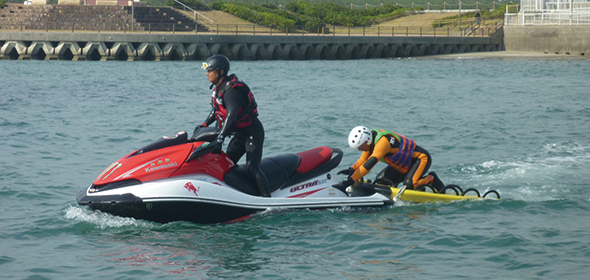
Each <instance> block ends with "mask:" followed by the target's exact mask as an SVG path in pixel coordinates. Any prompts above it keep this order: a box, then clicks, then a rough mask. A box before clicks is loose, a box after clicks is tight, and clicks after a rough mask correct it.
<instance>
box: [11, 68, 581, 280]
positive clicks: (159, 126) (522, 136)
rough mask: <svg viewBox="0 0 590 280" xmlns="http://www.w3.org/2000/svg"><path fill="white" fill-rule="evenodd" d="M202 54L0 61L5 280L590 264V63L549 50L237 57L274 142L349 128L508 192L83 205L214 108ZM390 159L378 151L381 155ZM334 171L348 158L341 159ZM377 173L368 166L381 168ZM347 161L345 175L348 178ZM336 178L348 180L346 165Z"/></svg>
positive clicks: (353, 155)
mask: <svg viewBox="0 0 590 280" xmlns="http://www.w3.org/2000/svg"><path fill="white" fill-rule="evenodd" d="M199 67H200V63H199V62H132V63H128V62H69V61H68V62H66V61H49V62H47V61H2V62H0V73H1V74H0V146H1V147H0V271H1V272H0V278H2V279H85V278H86V279H98V278H99V277H101V278H103V279H177V278H183V279H206V278H212V279H235V278H239V279H391V278H398V279H461V278H462V279H531V278H532V279H555V278H557V279H584V278H585V277H587V274H588V273H590V268H589V267H588V264H587V263H588V260H589V259H590V244H589V240H590V220H589V217H590V201H589V199H590V183H589V179H588V177H589V175H590V171H589V170H590V139H589V137H588V136H589V134H590V94H589V87H590V80H589V79H588V77H590V64H588V61H581V60H548V59H479V58H453V59H392V60H390V59H379V60H350V61H259V62H242V61H238V62H234V63H233V64H232V72H235V73H237V74H238V76H239V77H241V78H242V79H243V80H244V81H245V82H246V83H248V84H249V85H250V86H251V88H252V90H253V92H254V94H255V96H256V98H257V101H258V104H259V110H260V118H261V120H262V122H263V124H264V126H265V128H266V142H265V150H264V154H265V155H266V156H272V155H277V154H281V153H286V152H299V151H302V150H304V149H308V148H312V147H315V146H320V145H326V146H332V147H338V148H341V149H343V151H344V152H345V156H344V159H343V161H342V163H341V165H340V166H339V169H344V168H346V167H348V166H349V165H350V164H352V163H353V162H354V161H355V160H356V159H357V157H358V156H359V154H358V152H355V151H353V150H352V149H350V148H348V147H347V140H346V138H347V135H348V132H349V130H350V129H351V128H352V127H354V126H356V125H366V126H369V127H371V128H386V129H390V130H393V131H396V132H399V133H401V134H404V135H406V136H408V137H411V138H413V139H415V140H416V141H417V142H418V144H419V145H421V146H423V147H424V148H426V149H428V150H429V152H430V153H431V154H432V156H433V158H434V161H433V165H432V167H431V169H432V170H434V171H436V172H437V173H438V174H439V176H440V177H441V179H442V180H443V181H444V182H445V183H447V184H451V183H452V184H458V185H460V186H462V187H464V188H468V187H473V188H477V189H479V190H480V191H485V190H488V189H495V190H498V191H499V192H500V194H501V196H502V199H501V200H499V201H464V202H456V203H430V204H410V203H400V204H399V205H395V206H393V207H391V208H387V209H374V210H351V209H341V210H325V211H306V210H301V211H290V212H280V213H268V214H266V215H264V216H262V217H260V218H257V219H253V220H248V221H244V222H239V223H232V224H216V225H198V224H192V223H186V222H177V223H169V224H157V223H151V222H146V221H142V220H134V219H129V218H121V217H115V216H112V215H109V214H105V213H100V212H93V211H90V210H89V209H87V208H85V207H80V206H78V205H77V204H76V201H75V196H76V194H77V193H78V192H79V191H80V190H82V189H84V188H86V187H87V186H88V185H89V184H90V183H91V182H92V181H93V180H94V179H95V177H96V176H97V175H98V174H99V173H100V172H102V170H103V169H104V168H105V167H107V166H108V165H109V164H110V163H111V162H113V161H115V160H117V159H118V158H120V157H122V156H123V155H125V154H127V153H129V152H131V151H132V150H134V149H137V148H139V147H141V146H144V145H146V144H148V143H151V142H153V141H155V140H157V139H158V138H159V137H161V136H163V135H173V134H175V133H176V132H178V131H181V130H188V131H191V130H192V128H193V127H194V126H195V124H197V123H200V122H201V121H202V120H203V119H204V118H205V117H206V115H207V113H208V112H209V110H210V107H209V106H210V105H209V97H210V91H209V90H208V86H209V84H208V82H207V80H206V77H205V74H204V72H203V71H202V70H200V68H199ZM383 167H384V166H383V165H381V164H379V165H378V166H377V167H376V168H378V169H381V168H383ZM339 169H338V170H339ZM377 171H378V170H374V171H373V173H372V175H373V176H374V175H375V174H376V173H377ZM339 176H340V175H339ZM342 179H344V178H342Z"/></svg>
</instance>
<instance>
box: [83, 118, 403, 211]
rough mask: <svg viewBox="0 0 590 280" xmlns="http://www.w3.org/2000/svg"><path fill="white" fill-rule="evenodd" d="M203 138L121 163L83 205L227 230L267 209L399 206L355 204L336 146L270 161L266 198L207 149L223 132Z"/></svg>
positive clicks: (144, 151)
mask: <svg viewBox="0 0 590 280" xmlns="http://www.w3.org/2000/svg"><path fill="white" fill-rule="evenodd" d="M201 131H202V132H201ZM199 132H200V134H198V135H196V136H195V135H193V137H191V139H188V136H187V134H186V133H185V132H181V133H179V134H177V135H175V136H174V137H170V138H162V139H161V140H159V141H157V142H155V143H152V144H150V145H148V146H146V147H143V148H141V149H139V150H136V151H134V152H133V153H131V154H129V155H127V156H125V157H123V158H121V159H120V160H118V161H116V162H114V163H113V164H111V165H110V166H109V167H107V168H106V169H105V170H104V171H103V172H102V173H101V174H100V175H99V176H98V177H97V178H96V179H95V180H94V182H93V183H92V184H91V185H90V186H89V187H88V188H87V189H86V190H83V191H81V192H80V193H79V194H78V195H77V201H78V204H80V205H88V206H89V207H90V208H92V209H98V210H101V211H103V212H107V213H111V214H113V215H118V216H123V217H133V218H138V219H145V220H149V221H155V222H160V223H166V222H172V221H190V222H195V223H223V222H229V221H233V220H236V219H242V218H245V217H249V216H251V215H253V214H256V213H259V212H262V211H264V210H267V209H297V208H307V209H318V208H320V209H323V208H336V207H346V206H350V207H382V206H385V205H390V204H392V202H391V200H390V199H389V197H387V196H385V195H383V194H380V193H374V194H372V195H367V196H362V197H361V196H358V197H351V196H349V195H348V194H347V193H346V192H345V191H344V190H340V189H337V188H335V187H333V185H334V184H336V183H337V182H336V180H335V178H334V177H333V176H332V174H331V173H330V171H331V170H332V169H333V168H335V167H337V166H338V164H340V161H341V159H342V156H343V153H342V151H341V150H340V149H336V148H329V147H317V148H314V149H310V150H307V151H303V152H299V153H296V154H283V155H278V156H274V157H270V158H265V159H263V160H262V162H261V169H262V171H263V172H264V173H265V175H266V176H267V179H268V183H269V188H270V191H271V197H270V198H265V197H261V196H260V192H259V190H258V188H257V187H256V186H255V183H254V180H252V179H251V178H250V176H249V173H248V171H247V168H246V166H245V165H235V164H234V163H233V162H232V161H231V160H230V159H229V157H228V156H227V155H226V154H225V153H224V152H221V153H219V154H216V153H211V151H210V150H208V147H210V146H211V145H208V144H209V142H211V141H214V140H215V139H216V137H217V133H218V131H216V130H214V129H206V128H202V129H200V130H199Z"/></svg>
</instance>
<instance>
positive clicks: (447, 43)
mask: <svg viewBox="0 0 590 280" xmlns="http://www.w3.org/2000/svg"><path fill="white" fill-rule="evenodd" d="M502 49H503V46H502V32H501V30H499V32H496V34H495V35H494V36H491V37H426V36H424V37H421V36H414V37H412V36H390V37H385V36H331V35H322V36H318V35H306V36H300V35H290V36H287V35H215V34H179V33H176V34H171V33H157V34H156V33H82V32H76V33H73V32H7V31H4V32H0V59H21V60H23V59H39V60H52V59H59V60H129V61H133V60H154V61H160V60H204V59H206V58H207V57H209V56H211V55H212V54H224V55H226V56H228V57H229V58H230V59H232V60H309V59H365V58H391V57H410V56H424V55H438V54H452V53H464V52H488V51H498V50H502Z"/></svg>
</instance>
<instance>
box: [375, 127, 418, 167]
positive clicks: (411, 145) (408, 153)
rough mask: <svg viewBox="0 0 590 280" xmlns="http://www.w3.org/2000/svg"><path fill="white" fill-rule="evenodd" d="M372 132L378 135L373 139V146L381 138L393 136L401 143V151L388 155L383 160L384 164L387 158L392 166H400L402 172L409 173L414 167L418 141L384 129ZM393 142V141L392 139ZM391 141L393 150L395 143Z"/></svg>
mask: <svg viewBox="0 0 590 280" xmlns="http://www.w3.org/2000/svg"><path fill="white" fill-rule="evenodd" d="M371 132H375V133H376V134H377V135H376V136H375V138H374V139H373V145H375V144H376V143H377V141H379V139H381V137H386V136H391V137H393V138H394V139H395V140H397V141H398V143H399V149H398V151H397V152H395V153H392V154H387V155H386V156H385V157H384V158H382V159H381V161H382V162H386V161H385V158H387V159H389V161H390V162H391V164H395V165H396V166H398V167H399V168H400V169H401V170H402V171H404V172H408V170H409V169H410V166H411V165H412V155H413V154H414V149H415V148H416V141H414V140H412V139H410V138H408V137H405V136H403V135H400V134H397V133H395V132H393V131H389V130H384V129H373V130H371ZM391 140H393V139H391ZM391 140H390V141H389V142H390V143H391V146H392V148H393V144H394V143H395V142H392V141H391Z"/></svg>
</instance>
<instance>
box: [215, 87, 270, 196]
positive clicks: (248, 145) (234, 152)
mask: <svg viewBox="0 0 590 280" xmlns="http://www.w3.org/2000/svg"><path fill="white" fill-rule="evenodd" d="M228 79H229V78H228V77H225V78H224V80H223V82H222V83H221V85H223V84H225V83H227V81H228ZM219 89H220V87H216V88H215V93H214V94H215V96H217V95H218V91H219ZM249 91H250V89H249V88H248V86H247V85H245V84H244V86H243V87H240V88H229V89H227V90H226V91H225V93H224V94H223V97H222V99H223V101H222V103H223V107H225V109H226V111H227V116H226V118H225V121H224V122H223V124H221V132H220V134H219V135H220V136H222V137H227V136H230V135H232V134H233V136H234V137H233V138H232V140H231V141H230V142H229V145H228V147H227V151H226V154H227V155H228V156H229V158H230V159H231V160H232V161H233V162H234V163H236V164H237V163H238V161H239V160H240V158H242V156H243V155H244V154H246V166H247V167H248V171H249V172H250V174H251V175H252V177H253V178H254V181H255V182H256V185H257V186H258V189H259V190H260V194H261V195H262V196H265V197H270V191H269V188H268V181H267V179H266V176H265V175H264V173H263V172H262V170H261V169H260V161H261V159H262V145H263V144H264V127H263V126H262V123H261V122H260V120H259V119H258V114H251V115H250V116H249V118H250V120H251V123H250V124H249V125H247V126H245V127H237V122H238V115H239V114H240V113H241V111H242V110H246V108H247V107H248V105H249V104H250V101H249V98H248V92H249ZM240 109H241V110H240ZM215 113H216V109H215V107H213V110H212V111H211V113H210V114H209V116H208V117H207V119H206V120H205V122H204V124H206V125H207V126H209V125H210V124H211V123H213V122H214V121H215V120H216V117H215ZM240 126H242V125H240Z"/></svg>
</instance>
